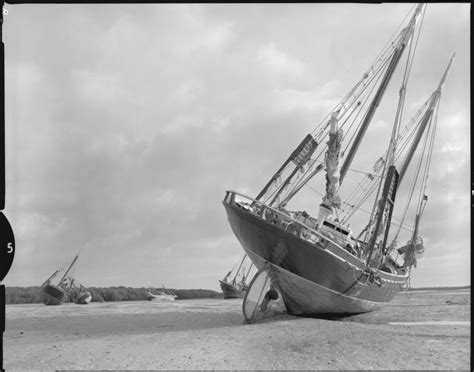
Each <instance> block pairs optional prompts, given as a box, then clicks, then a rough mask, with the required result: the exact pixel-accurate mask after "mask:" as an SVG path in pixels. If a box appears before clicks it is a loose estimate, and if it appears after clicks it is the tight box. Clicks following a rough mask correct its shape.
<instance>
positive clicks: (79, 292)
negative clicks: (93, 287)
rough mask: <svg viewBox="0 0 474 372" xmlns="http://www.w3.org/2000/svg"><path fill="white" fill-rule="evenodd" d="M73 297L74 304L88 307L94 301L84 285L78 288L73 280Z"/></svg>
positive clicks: (71, 286)
mask: <svg viewBox="0 0 474 372" xmlns="http://www.w3.org/2000/svg"><path fill="white" fill-rule="evenodd" d="M70 289H71V296H70V297H72V300H73V301H74V303H76V304H78V305H88V304H89V303H90V302H91V301H92V294H91V293H90V292H89V291H88V290H87V288H86V287H84V286H83V285H82V284H79V286H77V284H76V282H75V281H74V279H72V280H71V285H70Z"/></svg>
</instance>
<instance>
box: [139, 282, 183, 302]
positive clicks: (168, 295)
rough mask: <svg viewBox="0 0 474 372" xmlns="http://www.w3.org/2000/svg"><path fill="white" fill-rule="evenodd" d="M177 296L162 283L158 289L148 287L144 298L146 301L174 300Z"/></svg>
mask: <svg viewBox="0 0 474 372" xmlns="http://www.w3.org/2000/svg"><path fill="white" fill-rule="evenodd" d="M177 297H178V296H177V295H176V294H175V293H173V292H172V291H171V290H169V289H168V290H167V289H165V286H164V285H163V284H162V289H161V290H159V291H155V290H153V288H151V287H150V288H149V289H148V292H147V297H146V298H147V300H148V301H174V300H176V298H177Z"/></svg>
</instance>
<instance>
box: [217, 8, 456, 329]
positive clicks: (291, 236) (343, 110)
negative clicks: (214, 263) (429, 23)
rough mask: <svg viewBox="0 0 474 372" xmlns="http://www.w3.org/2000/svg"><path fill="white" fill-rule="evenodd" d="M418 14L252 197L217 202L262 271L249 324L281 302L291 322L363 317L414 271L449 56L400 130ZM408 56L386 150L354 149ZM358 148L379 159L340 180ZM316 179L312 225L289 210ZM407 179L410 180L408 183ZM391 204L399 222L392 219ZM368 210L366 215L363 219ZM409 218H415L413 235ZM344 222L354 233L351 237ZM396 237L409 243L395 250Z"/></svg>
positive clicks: (311, 201)
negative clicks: (336, 316) (411, 168)
mask: <svg viewBox="0 0 474 372" xmlns="http://www.w3.org/2000/svg"><path fill="white" fill-rule="evenodd" d="M422 9H423V4H420V5H418V6H417V7H416V9H415V11H414V13H413V15H412V17H411V19H410V21H409V22H408V25H407V26H406V27H405V28H403V30H402V31H401V32H400V33H399V34H398V33H397V34H395V39H394V40H393V42H391V43H390V42H389V43H387V44H386V45H387V46H386V48H385V50H384V51H382V53H380V55H379V56H380V57H378V58H377V59H376V61H375V62H374V63H373V65H372V66H371V67H370V68H369V69H368V70H367V72H366V73H365V74H364V75H363V76H362V78H361V80H360V81H359V82H358V83H357V84H356V85H355V86H354V87H353V88H352V89H351V90H350V91H349V93H348V94H347V95H346V96H344V98H343V99H342V100H341V101H340V102H339V103H338V104H336V106H335V107H334V108H333V109H332V110H331V112H330V113H328V115H327V116H326V117H325V118H324V119H323V120H322V121H321V122H320V126H319V127H317V128H316V129H315V130H314V131H313V132H311V133H310V134H308V135H307V136H306V137H305V138H304V139H303V141H302V142H301V143H300V145H299V146H298V147H297V148H296V149H295V150H294V151H293V152H292V153H291V155H290V156H289V157H288V158H287V160H286V161H285V162H284V163H283V165H282V166H281V167H280V168H279V170H278V171H277V172H276V173H275V174H274V176H273V177H272V178H271V179H270V181H269V182H268V183H267V184H266V185H265V187H264V188H263V189H262V191H261V192H260V193H259V194H258V195H257V196H256V197H255V198H252V197H249V196H246V195H243V194H240V193H238V192H235V191H227V192H226V195H225V198H224V200H223V204H224V207H225V209H226V212H227V218H228V221H229V224H230V226H231V228H232V231H233V232H234V234H235V235H236V237H237V239H238V241H239V242H240V244H241V245H242V247H243V249H244V251H245V253H246V254H247V255H248V256H249V257H250V259H251V260H252V262H253V263H254V264H255V266H256V267H257V268H258V269H259V274H257V276H256V277H255V278H257V279H258V280H254V281H253V282H254V283H256V284H255V285H257V287H255V288H253V285H254V284H252V287H251V288H250V289H249V290H248V293H255V295H252V296H247V297H249V298H248V301H247V302H249V303H248V304H245V302H246V299H244V305H249V306H248V308H249V309H250V310H249V311H245V309H246V308H245V306H244V315H245V316H246V319H247V318H248V320H253V319H255V318H257V316H256V315H255V312H254V310H255V309H257V310H258V309H262V308H263V309H266V308H267V307H268V306H267V305H268V304H270V305H271V304H272V301H273V302H275V301H277V300H279V298H280V296H281V297H282V300H283V303H284V305H285V306H286V309H287V311H288V313H290V314H293V315H318V314H355V313H364V312H369V311H373V310H376V309H379V308H381V307H382V306H383V305H385V304H387V303H388V302H389V301H390V300H392V299H393V297H394V296H395V295H396V294H397V293H398V292H399V290H400V289H401V288H402V287H403V286H404V285H408V284H407V283H409V279H410V274H411V270H412V267H416V264H417V260H418V259H419V258H421V256H422V255H423V253H424V244H423V240H422V238H421V236H420V234H419V232H420V226H421V225H420V221H421V217H422V215H423V211H424V209H425V205H426V202H427V200H428V197H427V195H426V194H425V191H426V185H427V179H428V174H429V172H428V169H429V165H430V161H431V153H432V151H433V143H434V136H435V133H436V124H437V113H438V107H439V101H440V97H441V90H442V87H443V84H444V82H445V81H446V78H447V75H448V71H449V69H450V67H451V64H452V61H453V58H454V56H453V58H451V61H450V62H449V64H448V67H447V68H446V70H445V73H444V75H443V76H442V78H441V81H440V83H439V85H438V87H437V88H436V90H435V91H434V92H433V93H432V94H431V96H430V97H429V99H428V100H426V101H425V104H424V105H423V107H422V108H421V109H420V110H419V111H418V112H417V114H416V115H415V116H414V117H413V118H412V120H411V121H410V122H409V123H408V124H407V125H406V126H405V127H403V126H402V125H401V124H402V123H401V120H402V119H401V118H402V117H401V112H402V109H403V107H404V104H405V89H406V82H407V81H408V75H409V70H410V68H411V63H412V62H413V54H412V53H411V52H412V47H413V44H414V43H416V42H417V40H418V39H417V38H416V37H413V35H415V26H416V23H417V19H418V17H419V16H420V14H422ZM405 49H410V54H409V55H408V59H407V62H406V65H405V76H404V79H403V81H402V82H401V87H400V90H399V97H398V104H397V103H396V102H393V103H395V106H397V111H396V115H395V117H394V122H393V128H392V129H391V130H390V131H388V132H387V134H390V133H391V136H390V138H389V139H388V138H387V147H386V150H385V153H384V154H382V156H381V157H380V154H379V153H374V150H373V147H372V146H367V145H366V147H362V146H359V145H360V144H361V141H362V138H363V137H364V135H365V132H366V129H367V128H368V127H369V124H370V123H371V121H372V118H373V116H374V113H375V111H376V109H377V107H378V106H379V102H380V100H381V99H382V97H383V95H384V92H385V89H386V87H387V86H388V85H389V82H390V80H391V78H392V75H393V74H394V71H395V69H396V66H397V64H398V62H399V60H400V58H401V55H402V54H403V51H404V50H405ZM437 58H438V57H437ZM434 61H435V59H433V62H434ZM430 67H432V66H430ZM407 106H408V105H407ZM380 133H381V132H380V129H379V134H380ZM270 136H271V134H270ZM387 137H388V135H387ZM422 137H424V138H423V141H422ZM265 140H266V139H265V138H263V137H262V138H261V141H260V142H261V144H263V145H265ZM379 140H381V139H379ZM325 141H326V144H325V143H324V142H325ZM420 144H421V146H419V145H420ZM417 148H420V150H422V151H421V152H422V154H420V155H419V156H418V158H417V159H416V163H417V164H415V165H416V168H417V169H416V172H412V173H409V172H406V170H407V167H408V166H409V165H412V164H410V163H411V161H412V159H414V153H415V151H416V150H417ZM358 150H362V151H359V153H360V152H363V153H364V155H365V156H366V157H368V156H370V155H372V156H373V159H377V160H376V162H375V165H374V166H373V167H372V168H371V169H369V170H368V171H367V172H366V173H365V175H363V176H362V175H360V174H356V173H359V172H354V173H352V175H351V177H350V178H352V179H353V182H352V183H349V184H347V183H343V180H344V181H345V176H348V174H347V173H348V171H349V170H353V169H351V168H350V166H351V162H352V160H353V157H354V155H355V154H356V152H357V151H358ZM341 159H343V160H344V162H343V164H342V166H340V161H341ZM367 168H368V167H367ZM322 170H325V172H321V171H322ZM320 172H321V173H322V174H324V176H323V177H320V179H319V180H318V179H315V182H319V186H318V188H320V189H321V190H322V191H323V193H321V195H323V194H324V196H323V198H322V203H321V204H320V206H319V214H318V216H317V218H314V217H311V216H310V215H309V214H308V213H307V212H306V211H301V210H298V209H300V206H299V207H296V208H298V209H295V205H293V207H288V202H290V200H291V199H293V197H294V196H295V195H296V194H297V193H299V192H300V190H301V189H303V187H305V186H308V188H310V189H312V190H309V191H310V192H311V191H315V189H314V188H313V187H311V185H309V184H308V182H309V181H310V180H311V179H313V177H314V176H315V175H317V174H318V173H320ZM352 176H353V177H352ZM356 177H358V179H356ZM409 178H412V180H411V182H406V181H410V180H409ZM402 181H405V182H404V184H407V187H409V188H410V189H409V190H408V193H405V194H404V193H399V195H397V199H396V200H395V196H396V194H397V189H398V187H399V185H400V184H402ZM341 185H342V186H346V190H343V191H346V194H342V193H340V187H341ZM410 185H411V186H410ZM415 187H417V190H415ZM406 195H408V196H406ZM412 195H413V196H414V197H413V198H412ZM416 195H418V200H417V198H416ZM300 196H301V195H300ZM342 199H344V200H342ZM400 202H402V203H403V204H402V203H400ZM300 203H305V204H303V205H307V207H308V208H314V205H315V201H314V199H313V196H312V195H311V194H310V195H308V196H306V199H303V198H300ZM395 203H397V206H398V209H396V210H395V212H396V213H397V216H398V217H399V218H398V219H395V218H394V219H392V212H393V211H394V206H395ZM366 205H368V206H367V207H366ZM370 206H372V210H371V211H369V212H368V213H367V211H366V208H367V209H369V208H370ZM408 210H411V213H407V211H408ZM369 215H370V217H369ZM353 216H354V217H353ZM405 220H407V221H408V220H411V221H413V226H412V228H410V227H411V226H409V227H407V226H406V222H405ZM411 221H410V222H411ZM349 222H350V223H351V224H353V225H355V226H356V228H357V230H358V231H357V233H356V234H354V233H353V229H354V227H352V228H350V227H349ZM402 229H404V230H405V231H409V233H405V232H404V231H401V230H402ZM402 234H403V235H405V236H403V235H402ZM402 239H403V240H404V239H406V240H405V241H406V243H405V244H403V245H402V246H401V247H400V246H399V245H398V242H399V241H401V240H402ZM260 275H261V276H260ZM267 278H269V279H268V280H267ZM269 283H270V284H269ZM258 286H259V287H258ZM259 311H262V310H259ZM246 314H247V315H246ZM249 314H250V315H249Z"/></svg>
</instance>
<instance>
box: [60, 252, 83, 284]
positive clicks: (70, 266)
mask: <svg viewBox="0 0 474 372" xmlns="http://www.w3.org/2000/svg"><path fill="white" fill-rule="evenodd" d="M78 258H79V255H77V256H76V257H74V259H73V260H72V262H71V264H70V265H69V267H68V268H67V270H66V272H65V273H64V275H63V277H62V278H61V280H60V281H59V283H62V282H63V280H64V278H66V276H67V274H69V271H70V270H71V269H72V266H73V265H74V264H75V263H76V261H77V259H78Z"/></svg>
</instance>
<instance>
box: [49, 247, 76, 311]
mask: <svg viewBox="0 0 474 372" xmlns="http://www.w3.org/2000/svg"><path fill="white" fill-rule="evenodd" d="M78 258H79V255H77V256H76V257H74V259H73V260H72V262H71V264H70V265H69V267H68V268H67V270H66V271H65V272H64V274H63V276H62V277H61V279H60V280H59V282H57V284H53V280H54V279H55V278H56V277H57V276H58V275H59V273H60V272H61V269H58V270H56V271H55V272H54V273H53V275H51V276H50V277H49V278H48V279H46V281H45V282H44V283H43V284H42V285H41V299H42V301H43V303H44V304H45V305H62V304H63V303H64V302H66V301H67V298H68V289H69V287H70V285H71V282H72V279H71V278H70V277H69V276H68V274H69V272H70V271H71V269H72V267H73V266H74V264H75V263H76V261H77V259H78Z"/></svg>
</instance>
